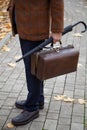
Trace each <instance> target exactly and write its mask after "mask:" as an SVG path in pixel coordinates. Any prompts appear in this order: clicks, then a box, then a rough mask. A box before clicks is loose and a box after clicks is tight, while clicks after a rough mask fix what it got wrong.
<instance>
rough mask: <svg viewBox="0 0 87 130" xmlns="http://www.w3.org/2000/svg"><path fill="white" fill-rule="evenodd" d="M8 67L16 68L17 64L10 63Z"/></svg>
mask: <svg viewBox="0 0 87 130" xmlns="http://www.w3.org/2000/svg"><path fill="white" fill-rule="evenodd" d="M8 66H10V67H12V68H14V67H16V64H15V63H8Z"/></svg>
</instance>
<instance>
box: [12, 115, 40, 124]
mask: <svg viewBox="0 0 87 130" xmlns="http://www.w3.org/2000/svg"><path fill="white" fill-rule="evenodd" d="M38 117H39V114H38V115H37V114H36V115H34V116H33V117H31V118H30V119H29V120H26V121H24V122H21V123H17V122H14V121H12V124H13V125H14V126H21V125H26V124H28V123H30V122H31V121H33V120H34V119H36V118H38Z"/></svg>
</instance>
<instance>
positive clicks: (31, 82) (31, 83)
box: [19, 38, 44, 111]
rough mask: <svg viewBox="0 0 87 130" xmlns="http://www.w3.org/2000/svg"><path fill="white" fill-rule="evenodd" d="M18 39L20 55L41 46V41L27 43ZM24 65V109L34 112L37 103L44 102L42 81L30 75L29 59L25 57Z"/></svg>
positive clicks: (27, 41) (37, 105) (37, 106)
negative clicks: (25, 93)
mask: <svg viewBox="0 0 87 130" xmlns="http://www.w3.org/2000/svg"><path fill="white" fill-rule="evenodd" d="M19 39H20V45H21V50H22V54H23V55H24V54H25V53H27V52H29V51H30V50H31V49H32V48H34V47H36V46H37V45H39V44H41V43H42V42H43V41H29V40H23V39H21V38H19ZM24 65H25V73H26V81H27V89H28V95H27V99H26V104H25V109H27V110H29V111H34V110H37V109H39V103H42V102H44V95H43V81H40V80H39V79H37V78H36V77H35V76H34V75H32V74H31V58H30V56H27V57H26V58H25V59H24Z"/></svg>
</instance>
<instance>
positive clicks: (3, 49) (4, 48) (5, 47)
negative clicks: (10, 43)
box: [1, 45, 10, 52]
mask: <svg viewBox="0 0 87 130" xmlns="http://www.w3.org/2000/svg"><path fill="white" fill-rule="evenodd" d="M1 51H7V52H9V51H10V48H8V47H7V46H6V45H4V46H3V48H2V49H1Z"/></svg>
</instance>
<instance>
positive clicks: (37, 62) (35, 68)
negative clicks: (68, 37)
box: [31, 45, 79, 80]
mask: <svg viewBox="0 0 87 130" xmlns="http://www.w3.org/2000/svg"><path fill="white" fill-rule="evenodd" d="M78 57H79V51H77V50H76V49H75V48H74V46H73V45H68V46H65V47H59V48H55V49H51V50H41V51H39V52H36V53H34V54H32V55H31V73H32V74H33V75H35V76H36V77H37V78H38V79H40V80H45V79H49V78H52V77H56V76H59V75H63V74H67V73H70V72H74V71H76V70H77V63H78Z"/></svg>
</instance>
